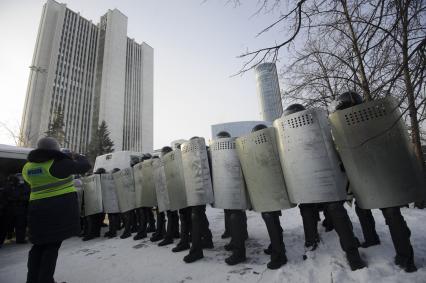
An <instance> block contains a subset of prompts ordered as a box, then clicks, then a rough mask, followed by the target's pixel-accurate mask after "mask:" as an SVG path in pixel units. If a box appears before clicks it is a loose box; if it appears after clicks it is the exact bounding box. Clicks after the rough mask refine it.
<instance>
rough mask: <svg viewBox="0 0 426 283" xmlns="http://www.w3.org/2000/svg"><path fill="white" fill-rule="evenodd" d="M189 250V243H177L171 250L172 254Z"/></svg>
mask: <svg viewBox="0 0 426 283" xmlns="http://www.w3.org/2000/svg"><path fill="white" fill-rule="evenodd" d="M189 249H190V245H189V243H182V242H179V243H178V244H177V245H176V247H174V248H173V249H172V252H174V253H178V252H182V251H186V250H189Z"/></svg>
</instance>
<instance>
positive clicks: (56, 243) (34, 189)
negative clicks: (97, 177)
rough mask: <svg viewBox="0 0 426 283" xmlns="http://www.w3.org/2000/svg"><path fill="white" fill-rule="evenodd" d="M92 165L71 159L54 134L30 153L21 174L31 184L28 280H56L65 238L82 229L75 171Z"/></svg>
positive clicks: (41, 282) (46, 282) (47, 282)
mask: <svg viewBox="0 0 426 283" xmlns="http://www.w3.org/2000/svg"><path fill="white" fill-rule="evenodd" d="M89 169H90V164H89V162H88V161H87V159H86V158H85V157H82V156H76V157H75V160H72V159H71V158H69V157H68V156H67V155H65V154H63V153H61V152H60V149H59V144H58V142H57V141H56V140H55V139H53V138H42V139H40V140H39V142H38V144H37V149H35V150H33V151H31V152H30V153H29V155H28V162H27V163H26V164H25V166H24V168H23V170H22V175H23V177H24V179H25V181H26V182H27V183H28V184H29V185H30V187H31V195H30V203H29V207H28V227H29V240H30V241H31V243H33V247H32V248H31V250H30V252H29V255H28V274H27V283H33V282H38V283H53V282H54V279H53V275H54V272H55V267H56V260H57V258H58V250H59V248H60V246H61V244H62V241H63V240H65V239H67V238H69V237H72V236H77V235H78V234H79V232H80V217H79V209H78V200H77V193H76V190H75V188H74V185H73V178H72V174H83V173H85V172H87V171H88V170H89Z"/></svg>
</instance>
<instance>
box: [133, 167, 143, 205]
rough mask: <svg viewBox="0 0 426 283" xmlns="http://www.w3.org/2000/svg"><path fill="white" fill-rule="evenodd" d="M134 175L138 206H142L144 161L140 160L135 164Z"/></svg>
mask: <svg viewBox="0 0 426 283" xmlns="http://www.w3.org/2000/svg"><path fill="white" fill-rule="evenodd" d="M133 177H134V178H135V197H136V200H135V201H136V208H140V207H142V184H143V176H142V162H139V163H138V164H136V165H135V166H133Z"/></svg>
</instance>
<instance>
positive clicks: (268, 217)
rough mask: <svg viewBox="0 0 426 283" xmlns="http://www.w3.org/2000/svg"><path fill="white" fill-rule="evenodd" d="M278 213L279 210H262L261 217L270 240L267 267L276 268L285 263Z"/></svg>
mask: <svg viewBox="0 0 426 283" xmlns="http://www.w3.org/2000/svg"><path fill="white" fill-rule="evenodd" d="M280 215H281V212H280V211H272V212H262V218H263V220H264V221H265V224H266V228H267V230H268V234H269V238H270V240H271V261H270V262H269V263H268V264H267V267H268V268H269V269H278V268H280V267H281V266H283V265H284V264H286V263H287V257H286V255H285V246H284V241H283V235H282V228H281V224H280Z"/></svg>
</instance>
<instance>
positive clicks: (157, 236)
mask: <svg viewBox="0 0 426 283" xmlns="http://www.w3.org/2000/svg"><path fill="white" fill-rule="evenodd" d="M165 222H166V217H165V215H164V212H160V213H157V230H156V231H155V232H154V234H152V237H151V238H150V240H151V242H157V241H160V240H162V239H163V238H164V236H165V235H166V223H165Z"/></svg>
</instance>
